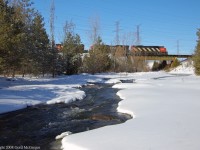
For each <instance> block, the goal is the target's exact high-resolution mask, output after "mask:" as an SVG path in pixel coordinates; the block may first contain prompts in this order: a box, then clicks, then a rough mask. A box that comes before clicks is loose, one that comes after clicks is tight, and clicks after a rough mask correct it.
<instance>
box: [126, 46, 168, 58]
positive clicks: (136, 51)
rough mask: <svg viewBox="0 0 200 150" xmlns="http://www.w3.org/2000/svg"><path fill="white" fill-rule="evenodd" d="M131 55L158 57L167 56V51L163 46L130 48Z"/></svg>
mask: <svg viewBox="0 0 200 150" xmlns="http://www.w3.org/2000/svg"><path fill="white" fill-rule="evenodd" d="M130 52H131V54H132V55H135V56H159V55H168V52H167V49H166V48H165V47H164V46H143V45H137V46H131V51H130Z"/></svg>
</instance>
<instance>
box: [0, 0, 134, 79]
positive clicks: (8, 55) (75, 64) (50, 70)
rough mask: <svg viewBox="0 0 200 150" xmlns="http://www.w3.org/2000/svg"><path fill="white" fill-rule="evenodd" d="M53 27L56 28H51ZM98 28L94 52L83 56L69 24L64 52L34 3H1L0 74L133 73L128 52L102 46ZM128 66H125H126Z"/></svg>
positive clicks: (24, 0)
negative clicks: (49, 34)
mask: <svg viewBox="0 0 200 150" xmlns="http://www.w3.org/2000/svg"><path fill="white" fill-rule="evenodd" d="M52 26H53V25H52ZM98 26H99V24H98V23H97V22H95V21H94V24H93V25H92V27H91V28H92V32H91V33H92V34H91V41H92V43H93V44H92V49H91V50H90V51H89V52H88V54H85V55H84V54H83V51H82V48H81V47H82V45H83V44H82V42H81V38H80V36H79V35H78V34H77V33H75V32H74V28H75V24H74V23H73V22H71V21H70V22H66V24H65V26H64V28H63V32H64V39H63V42H62V43H61V44H62V45H63V47H62V51H61V52H59V51H58V50H57V49H56V46H55V41H51V40H52V39H51V40H50V38H49V36H48V34H47V32H46V29H45V24H44V18H43V17H42V16H41V14H40V13H39V12H38V11H37V10H36V9H34V8H33V3H32V1H31V0H9V1H7V0H0V74H3V75H4V76H12V77H15V75H16V74H20V75H22V76H25V75H26V74H33V75H43V76H44V75H45V74H52V76H55V75H56V74H57V75H59V74H67V75H71V74H77V73H81V72H87V73H93V74H94V73H100V72H106V71H128V68H129V71H131V69H130V67H125V66H124V65H125V64H126V66H128V63H129V66H130V62H131V58H128V57H127V55H126V54H124V51H125V49H123V48H118V49H116V50H115V51H114V52H113V51H112V50H111V49H110V48H109V47H108V46H107V45H105V44H104V43H103V41H102V39H101V37H100V35H99V34H98V32H97V30H98ZM124 62H125V63H124Z"/></svg>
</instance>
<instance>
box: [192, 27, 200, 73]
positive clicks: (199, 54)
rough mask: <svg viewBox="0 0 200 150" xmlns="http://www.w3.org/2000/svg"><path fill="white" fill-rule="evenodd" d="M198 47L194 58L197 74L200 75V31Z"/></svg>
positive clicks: (199, 31) (198, 33)
mask: <svg viewBox="0 0 200 150" xmlns="http://www.w3.org/2000/svg"><path fill="white" fill-rule="evenodd" d="M197 37H198V39H197V46H196V49H195V54H194V57H193V61H194V68H195V73H196V74H197V75H200V29H198V31H197Z"/></svg>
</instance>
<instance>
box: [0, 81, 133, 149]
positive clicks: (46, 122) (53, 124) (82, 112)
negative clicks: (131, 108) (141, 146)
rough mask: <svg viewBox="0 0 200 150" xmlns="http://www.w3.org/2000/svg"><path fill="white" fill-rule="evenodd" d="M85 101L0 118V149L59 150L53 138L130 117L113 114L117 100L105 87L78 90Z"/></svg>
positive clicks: (40, 106) (59, 143)
mask: <svg viewBox="0 0 200 150" xmlns="http://www.w3.org/2000/svg"><path fill="white" fill-rule="evenodd" d="M81 90H83V91H85V93H86V95H87V96H86V97H85V98H84V99H83V100H81V101H75V102H71V103H69V104H64V103H60V104H53V105H46V104H40V105H36V106H31V107H28V108H26V109H21V110H17V111H14V112H10V113H6V114H1V115H0V146H13V147H11V149H12V148H13V149H16V148H17V147H19V149H20V146H34V147H39V148H40V149H41V150H49V149H58V150H59V149H60V147H61V140H55V137H56V136H57V135H60V134H61V133H63V132H66V131H70V132H72V134H74V133H79V132H83V131H87V130H92V129H96V128H99V127H103V126H107V125H114V124H119V123H123V122H125V121H126V120H128V119H130V118H131V116H130V115H127V114H123V113H119V112H117V111H116V109H117V106H118V103H119V101H121V99H120V98H119V97H118V96H117V95H116V93H117V89H113V88H112V85H109V84H91V85H87V86H84V87H82V88H81Z"/></svg>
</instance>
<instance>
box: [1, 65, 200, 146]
mask: <svg viewBox="0 0 200 150" xmlns="http://www.w3.org/2000/svg"><path fill="white" fill-rule="evenodd" d="M179 68H180V69H176V70H172V73H173V74H171V73H165V72H149V73H133V74H126V73H120V74H115V73H110V74H99V75H88V74H82V75H76V76H65V77H59V78H56V79H41V78H40V79H36V78H32V79H30V78H27V79H21V78H16V79H15V81H6V80H5V78H0V113H4V112H8V111H13V110H16V109H20V108H24V107H27V106H29V105H35V104H38V103H47V104H54V103H59V102H66V103H68V102H70V101H73V100H76V99H79V100H81V99H83V98H84V97H85V93H84V92H83V91H81V90H80V89H78V88H79V87H81V86H82V85H85V84H86V83H87V82H90V83H92V82H106V83H116V84H115V85H114V86H113V88H117V89H120V90H119V92H118V93H117V94H118V95H119V96H120V97H121V98H122V99H123V101H121V102H120V104H119V107H118V111H120V112H125V113H129V114H130V115H132V116H133V119H131V120H128V121H127V122H125V123H123V124H119V125H113V126H106V127H102V128H99V129H95V130H90V131H87V132H82V133H78V134H73V133H72V134H71V135H68V134H62V137H63V139H62V147H63V149H64V150H112V149H114V150H121V149H125V150H133V149H134V150H188V149H190V150H199V149H200V143H199V139H200V128H199V126H200V120H199V119H198V118H200V100H199V97H200V77H196V76H195V75H194V73H193V68H192V67H191V68H190V69H188V66H186V65H183V66H182V67H179ZM184 70H187V72H186V71H184ZM183 73H184V74H183ZM185 73H187V75H186V74H185ZM174 74H176V75H174ZM105 78H109V80H108V81H106V80H104V79H105ZM125 79H134V83H120V80H125ZM66 133H70V131H66Z"/></svg>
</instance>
